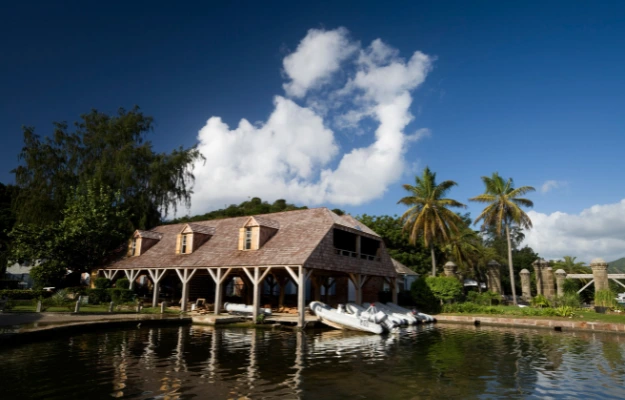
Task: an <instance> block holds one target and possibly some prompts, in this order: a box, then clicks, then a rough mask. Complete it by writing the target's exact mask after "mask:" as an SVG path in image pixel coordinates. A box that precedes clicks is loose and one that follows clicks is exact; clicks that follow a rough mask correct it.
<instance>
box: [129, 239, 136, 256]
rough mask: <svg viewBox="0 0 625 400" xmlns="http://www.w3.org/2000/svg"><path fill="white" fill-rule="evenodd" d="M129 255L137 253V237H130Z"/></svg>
mask: <svg viewBox="0 0 625 400" xmlns="http://www.w3.org/2000/svg"><path fill="white" fill-rule="evenodd" d="M130 255H132V256H136V255H137V238H132V245H131V250H130Z"/></svg>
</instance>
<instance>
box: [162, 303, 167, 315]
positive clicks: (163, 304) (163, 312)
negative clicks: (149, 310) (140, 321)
mask: <svg viewBox="0 0 625 400" xmlns="http://www.w3.org/2000/svg"><path fill="white" fill-rule="evenodd" d="M166 308H167V302H166V301H163V302H162V303H161V314H165V309H166Z"/></svg>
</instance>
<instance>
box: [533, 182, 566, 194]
mask: <svg viewBox="0 0 625 400" xmlns="http://www.w3.org/2000/svg"><path fill="white" fill-rule="evenodd" d="M567 185H568V183H567V182H566V181H554V180H549V181H546V182H545V183H543V185H542V186H541V187H540V192H541V193H548V192H550V191H552V190H554V189H560V188H563V187H565V186H567Z"/></svg>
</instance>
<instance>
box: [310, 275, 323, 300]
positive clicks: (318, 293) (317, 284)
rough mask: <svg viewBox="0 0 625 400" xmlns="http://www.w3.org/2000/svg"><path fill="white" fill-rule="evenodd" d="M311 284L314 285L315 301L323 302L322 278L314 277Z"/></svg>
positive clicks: (313, 296)
mask: <svg viewBox="0 0 625 400" xmlns="http://www.w3.org/2000/svg"><path fill="white" fill-rule="evenodd" d="M310 283H312V288H313V295H312V298H313V300H315V301H321V277H320V276H313V277H312V278H311V280H310Z"/></svg>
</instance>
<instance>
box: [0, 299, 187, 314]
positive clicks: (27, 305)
mask: <svg viewBox="0 0 625 400" xmlns="http://www.w3.org/2000/svg"><path fill="white" fill-rule="evenodd" d="M74 307H75V304H71V305H68V306H49V307H47V308H45V309H44V310H43V311H44V312H74ZM134 310H135V308H134V306H132V305H128V306H123V307H122V309H121V310H117V309H116V310H114V312H115V313H136V311H134ZM7 311H8V312H14V313H23V312H35V311H36V305H35V304H34V302H31V301H30V300H17V301H14V304H13V306H12V307H11V309H10V310H7ZM108 311H109V305H108V304H98V305H94V304H85V305H81V306H80V312H81V313H106V312H108ZM141 313H142V314H160V313H161V308H160V307H144V308H143V309H141ZM165 313H166V314H178V313H179V311H178V310H173V309H165Z"/></svg>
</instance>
